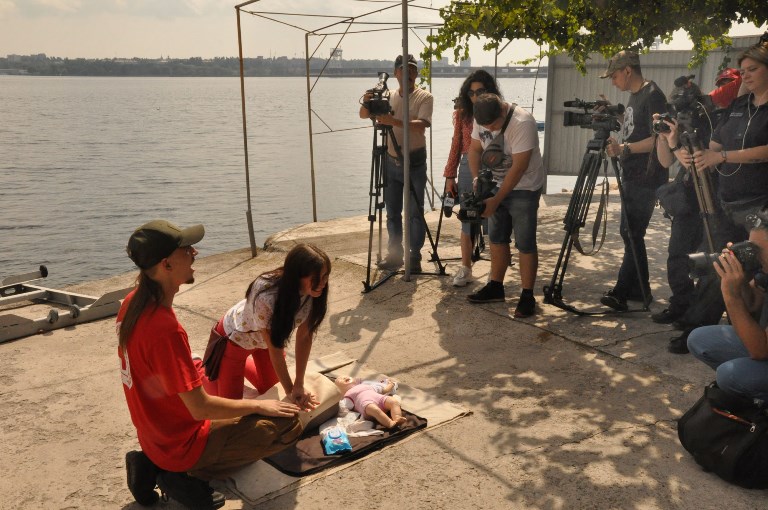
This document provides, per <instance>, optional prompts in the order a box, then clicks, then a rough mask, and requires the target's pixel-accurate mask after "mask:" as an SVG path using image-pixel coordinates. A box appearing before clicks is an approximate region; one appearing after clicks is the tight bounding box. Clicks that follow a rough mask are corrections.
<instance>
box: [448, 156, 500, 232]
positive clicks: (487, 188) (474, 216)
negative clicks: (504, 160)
mask: <svg viewBox="0 0 768 510" xmlns="http://www.w3.org/2000/svg"><path fill="white" fill-rule="evenodd" d="M495 186H496V183H495V182H493V172H491V171H490V170H489V169H487V168H485V169H483V170H481V171H480V173H479V174H478V176H477V187H476V188H475V191H470V192H466V193H462V194H461V198H460V203H461V209H459V214H458V215H457V216H458V218H459V220H461V221H463V222H465V223H480V221H481V220H482V219H483V211H485V199H487V198H491V197H492V196H493V193H492V191H493V188H494V187H495Z"/></svg>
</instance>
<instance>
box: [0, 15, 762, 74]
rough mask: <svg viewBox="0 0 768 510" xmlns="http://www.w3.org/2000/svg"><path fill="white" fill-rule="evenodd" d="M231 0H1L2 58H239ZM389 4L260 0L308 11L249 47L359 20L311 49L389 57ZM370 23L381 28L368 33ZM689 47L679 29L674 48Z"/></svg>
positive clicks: (255, 20)
mask: <svg viewBox="0 0 768 510" xmlns="http://www.w3.org/2000/svg"><path fill="white" fill-rule="evenodd" d="M240 1H241V2H244V1H245V0H240ZM448 3H449V1H448V0H417V1H416V3H415V5H417V7H414V6H413V5H414V4H412V7H411V8H410V9H409V14H408V16H409V21H410V22H411V23H414V22H420V23H429V24H437V23H439V22H440V18H439V16H438V14H437V12H436V9H437V8H439V7H442V6H445V5H447V4H448ZM235 4H236V2H235V1H233V0H0V56H5V55H8V54H19V55H29V54H37V53H45V54H46V55H48V56H55V57H62V58H64V57H66V58H76V57H84V58H132V57H139V58H160V57H170V58H188V57H202V58H212V57H234V56H237V55H238V46H237V17H236V14H235V9H234V6H235ZM387 5H390V4H387V3H385V2H382V1H364V0H322V1H320V0H260V1H258V2H256V3H253V4H250V5H248V6H246V7H244V9H248V10H252V11H258V12H260V13H262V14H263V15H266V14H265V13H267V12H269V13H277V12H280V13H293V14H296V13H300V14H307V15H311V16H295V15H293V16H284V15H270V16H271V17H273V18H276V19H279V20H281V21H282V22H283V23H278V22H275V21H269V20H266V19H264V18H262V17H258V16H253V15H251V14H243V15H242V18H241V32H242V37H243V54H244V56H245V57H258V56H264V57H270V56H288V57H296V58H302V57H304V48H305V46H304V45H305V37H304V33H305V31H315V30H319V29H321V28H323V27H326V26H329V25H333V24H334V23H335V22H336V21H337V20H339V19H344V18H348V17H355V18H357V20H356V23H354V24H352V25H351V27H352V28H350V32H352V31H355V30H359V31H368V32H367V33H348V34H347V35H346V36H345V37H344V38H343V39H341V38H340V36H339V35H335V34H331V35H327V36H326V37H325V38H323V37H320V36H313V37H310V38H309V45H310V53H311V54H314V55H316V56H319V57H322V58H327V57H328V55H329V54H330V51H331V49H332V48H333V47H334V46H335V45H337V44H339V45H340V48H341V49H342V52H343V58H344V59H345V60H351V59H384V60H390V59H392V57H393V55H396V54H397V53H399V52H400V51H399V50H400V45H401V40H402V30H401V29H400V28H399V27H398V23H399V22H400V15H401V12H402V10H401V8H400V6H399V5H397V4H396V3H395V2H392V5H393V6H394V7H393V8H390V9H387V10H386V11H385V12H382V13H380V14H371V15H366V16H363V15H364V14H366V13H369V12H371V11H374V10H379V9H382V8H384V7H386V6H387ZM418 6H420V7H423V8H419V7H418ZM430 8H432V9H430ZM321 15H322V16H321ZM366 22H368V24H366ZM285 23H288V24H291V25H295V26H297V27H300V28H294V27H291V26H288V25H286V24H285ZM347 26H348V25H346V24H343V25H342V24H340V25H337V27H338V28H336V27H334V28H331V29H329V30H328V32H340V31H343V30H344V29H346V28H347ZM372 28H376V29H378V30H377V31H376V32H370V31H369V30H370V29H372ZM384 28H388V30H383V29H384ZM302 29H303V30H302ZM759 33H762V30H760V29H758V28H756V27H754V26H752V25H747V26H743V27H738V28H736V29H735V30H733V31H732V32H731V35H750V34H759ZM428 34H429V30H428V29H419V30H416V31H415V33H413V32H411V33H410V34H409V41H408V44H409V51H410V53H414V54H418V53H420V52H421V49H422V47H423V44H424V43H425V42H426V36H427V35H428ZM690 47H691V45H690V42H689V41H688V40H687V38H686V37H685V34H684V33H683V32H681V33H679V34H677V35H676V37H675V40H674V41H673V43H672V44H671V45H670V46H668V48H670V49H687V48H690ZM537 55H538V47H537V46H536V44H535V43H533V42H532V41H514V42H513V43H512V44H510V45H509V46H508V47H507V48H506V49H504V51H503V52H502V53H501V54H500V55H499V56H498V62H499V65H503V64H506V63H508V62H512V63H514V62H516V61H519V60H522V59H525V58H534V57H536V56H537ZM470 57H471V58H472V64H473V65H493V64H494V53H493V52H485V51H483V49H482V42H480V41H476V42H474V43H473V44H472V45H471V49H470ZM451 60H452V56H451Z"/></svg>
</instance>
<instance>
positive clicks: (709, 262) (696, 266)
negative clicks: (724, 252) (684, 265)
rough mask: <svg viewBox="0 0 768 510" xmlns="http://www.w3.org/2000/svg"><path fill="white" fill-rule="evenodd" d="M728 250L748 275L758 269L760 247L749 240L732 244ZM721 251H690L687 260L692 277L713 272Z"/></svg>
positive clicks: (752, 274) (751, 274)
mask: <svg viewBox="0 0 768 510" xmlns="http://www.w3.org/2000/svg"><path fill="white" fill-rule="evenodd" d="M729 250H730V251H731V252H732V253H733V254H734V255H735V256H736V259H737V260H738V261H739V262H740V263H741V266H742V267H743V268H744V272H745V273H746V274H747V275H749V276H750V277H752V276H754V274H755V273H757V271H758V270H759V269H760V248H758V247H757V246H756V245H754V244H752V243H750V242H749V241H742V242H740V243H735V244H732V245H731V247H730V248H729ZM720 255H721V253H706V252H702V253H691V254H690V255H688V262H689V266H690V274H691V276H692V277H693V278H700V277H702V276H705V275H707V274H712V273H714V272H715V268H714V266H713V264H714V263H715V262H717V263H718V264H720V261H719V258H720Z"/></svg>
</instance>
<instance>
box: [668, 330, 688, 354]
mask: <svg viewBox="0 0 768 510" xmlns="http://www.w3.org/2000/svg"><path fill="white" fill-rule="evenodd" d="M689 334H690V330H688V331H684V332H683V334H682V335H680V336H676V337H673V338H672V339H671V340H670V341H669V345H667V350H668V351H669V352H671V353H672V354H688V352H689V351H688V335H689Z"/></svg>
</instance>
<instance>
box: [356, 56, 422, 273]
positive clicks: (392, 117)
mask: <svg viewBox="0 0 768 510" xmlns="http://www.w3.org/2000/svg"><path fill="white" fill-rule="evenodd" d="M404 67H406V66H404V65H403V56H402V55H398V56H397V58H396V59H395V77H396V78H397V83H398V85H399V88H398V89H397V91H396V92H395V93H394V94H391V95H390V104H391V107H392V113H390V114H384V115H376V116H375V121H376V123H377V124H378V125H380V126H390V127H392V134H393V138H394V139H390V143H389V144H388V146H387V156H386V158H385V161H384V172H385V177H386V183H387V189H386V190H385V192H384V202H385V204H386V209H387V234H388V237H389V240H388V243H387V256H386V257H385V258H384V259H383V260H382V261H381V262H380V263H379V267H380V268H382V269H386V270H390V271H393V270H396V269H398V268H399V267H400V266H402V265H403V219H402V214H403V189H404V188H405V182H404V181H405V176H404V173H403V172H404V168H403V157H402V151H404V150H408V151H410V180H411V185H412V187H413V190H414V191H415V197H414V199H413V200H411V207H410V209H411V210H410V211H408V221H410V222H411V223H410V244H411V253H410V254H409V255H410V258H411V271H412V272H413V273H420V272H421V248H422V246H424V237H425V235H426V231H425V229H424V217H423V212H422V211H423V210H424V190H425V188H426V186H427V140H426V136H425V131H426V129H427V128H428V127H430V126H431V124H432V103H433V99H432V94H430V93H429V92H427V91H426V90H424V89H422V88H419V87H416V77H417V76H418V74H419V72H418V66H417V64H416V59H415V58H413V55H408V62H407V69H404ZM403 87H408V90H409V96H408V107H409V116H410V118H409V119H408V121H407V122H403V109H404V105H403ZM372 97H373V94H372V93H371V92H366V94H365V96H364V102H363V105H362V106H361V107H360V118H361V119H367V118H374V117H372V116H371V113H370V112H369V110H368V108H367V107H366V104H368V102H369V101H370V100H371V98H372ZM406 125H407V127H408V129H409V130H410V131H409V135H410V136H409V144H410V147H407V148H406V147H403V146H402V143H403V128H404V126H406ZM406 189H407V188H406Z"/></svg>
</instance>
